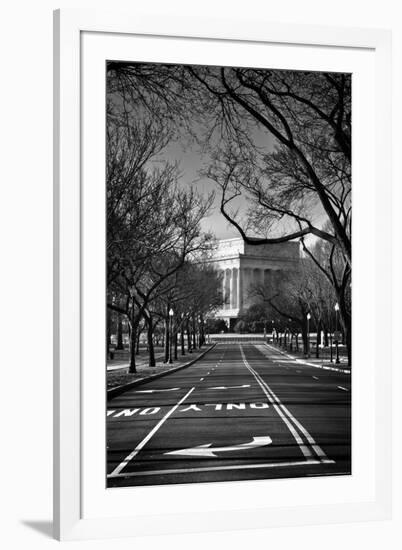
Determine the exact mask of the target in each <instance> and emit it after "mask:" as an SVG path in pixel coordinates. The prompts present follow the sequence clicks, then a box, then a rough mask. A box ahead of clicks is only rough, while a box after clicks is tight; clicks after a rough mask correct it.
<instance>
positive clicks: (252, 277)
mask: <svg viewBox="0 0 402 550" xmlns="http://www.w3.org/2000/svg"><path fill="white" fill-rule="evenodd" d="M299 259H300V245H299V243H298V242H286V243H280V244H260V245H250V244H247V243H245V242H244V241H243V239H242V238H234V239H224V240H221V241H219V242H218V247H217V249H216V251H215V254H214V256H213V258H212V259H211V260H210V262H211V263H212V264H213V265H214V266H215V267H216V269H217V270H218V271H219V272H220V273H221V277H222V292H223V298H224V306H223V308H222V309H220V310H218V311H217V312H216V313H215V317H216V318H217V319H224V320H225V322H226V324H227V325H228V327H233V325H234V322H235V319H236V318H237V317H238V315H239V311H240V310H241V309H247V308H248V307H249V306H250V305H252V304H254V303H256V302H258V297H256V296H255V292H253V289H255V287H256V286H259V285H264V287H269V288H270V292H271V291H274V290H275V286H276V285H277V282H278V281H279V280H280V277H281V274H282V273H283V272H286V271H287V272H288V271H296V270H297V268H298V263H299ZM253 294H254V295H253Z"/></svg>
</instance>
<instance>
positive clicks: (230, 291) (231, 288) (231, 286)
mask: <svg viewBox="0 0 402 550" xmlns="http://www.w3.org/2000/svg"><path fill="white" fill-rule="evenodd" d="M229 309H233V269H231V270H230V275H229Z"/></svg>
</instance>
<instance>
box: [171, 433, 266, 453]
mask: <svg viewBox="0 0 402 550" xmlns="http://www.w3.org/2000/svg"><path fill="white" fill-rule="evenodd" d="M271 443H272V439H271V438H270V437H269V435H267V436H257V437H253V439H252V440H251V441H249V442H248V443H240V444H239V445H227V446H226V447H212V443H205V444H204V445H197V446H196V447H189V448H188V449H178V450H177V451H169V452H167V453H163V454H165V455H181V456H182V455H184V456H208V457H216V456H217V455H216V453H226V452H228V451H244V450H248V449H256V448H257V447H266V446H267V445H270V444H271Z"/></svg>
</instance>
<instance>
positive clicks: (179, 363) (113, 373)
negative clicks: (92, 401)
mask: <svg viewBox="0 0 402 550" xmlns="http://www.w3.org/2000/svg"><path fill="white" fill-rule="evenodd" d="M213 347H214V345H207V346H205V347H203V348H201V349H200V350H197V351H193V352H192V353H186V355H178V356H177V360H175V361H174V362H173V363H172V364H171V365H170V364H169V363H164V362H163V359H164V354H163V353H162V354H157V355H156V357H155V359H156V366H155V367H149V366H148V357H142V358H140V359H139V360H138V362H136V368H137V372H135V373H129V372H128V363H127V362H125V363H123V364H121V365H117V363H118V361H113V363H116V365H113V366H111V365H108V366H107V390H110V389H112V388H116V387H119V386H123V385H126V384H130V383H131V382H136V383H137V382H140V381H141V382H142V381H144V382H145V381H146V380H148V379H150V378H153V377H154V376H155V375H159V374H168V373H169V371H175V370H176V369H178V368H183V367H186V366H187V365H189V364H190V363H194V362H195V361H196V360H197V359H199V358H200V357H201V356H202V355H204V354H205V353H207V352H208V351H209V350H210V349H212V348H213ZM110 366H111V367H112V368H109V367H110Z"/></svg>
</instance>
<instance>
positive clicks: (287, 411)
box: [240, 345, 328, 460]
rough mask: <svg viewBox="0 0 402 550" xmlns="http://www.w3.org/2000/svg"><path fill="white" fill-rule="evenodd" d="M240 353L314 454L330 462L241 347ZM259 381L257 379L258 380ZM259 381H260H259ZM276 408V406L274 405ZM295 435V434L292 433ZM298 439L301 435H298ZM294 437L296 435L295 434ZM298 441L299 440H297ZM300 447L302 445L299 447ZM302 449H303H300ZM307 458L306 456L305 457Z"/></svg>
mask: <svg viewBox="0 0 402 550" xmlns="http://www.w3.org/2000/svg"><path fill="white" fill-rule="evenodd" d="M240 351H241V353H242V357H243V361H244V364H245V365H246V367H247V368H249V370H250V372H253V374H254V373H255V375H256V376H257V377H258V378H259V379H260V380H261V383H262V384H263V385H264V386H265V388H266V390H267V391H268V392H269V393H270V394H271V395H272V398H273V399H274V403H277V404H278V406H279V407H280V408H281V409H282V411H283V412H284V413H285V415H287V417H288V418H289V419H290V420H291V421H292V422H293V424H294V425H295V426H296V428H298V429H299V430H300V432H301V433H302V434H303V435H304V437H305V438H306V439H307V441H308V442H309V444H310V446H311V448H312V449H313V450H314V452H315V453H316V455H317V456H319V457H320V458H321V460H328V457H327V455H326V454H325V452H324V451H323V450H322V449H321V447H320V446H319V445H318V444H317V443H316V441H315V439H314V438H313V437H312V435H311V434H310V433H309V432H308V431H307V430H306V428H305V427H304V426H302V424H300V422H299V421H298V420H297V419H296V418H295V417H294V416H293V415H292V413H291V412H290V411H289V409H288V408H287V407H285V405H284V404H283V403H282V402H281V401H280V399H279V398H278V396H277V395H276V394H275V393H274V391H273V390H272V388H271V387H270V386H268V384H267V383H266V382H265V381H264V380H263V379H262V377H261V376H260V375H259V374H258V372H256V371H254V369H253V368H252V367H251V366H250V364H249V363H248V361H247V359H246V357H245V355H244V352H243V348H242V347H241V345H240ZM256 379H257V378H256ZM257 381H258V379H257ZM274 407H275V405H274ZM286 425H288V424H287V423H286ZM292 434H293V432H292ZM297 435H298V437H300V436H299V434H297ZM293 436H294V434H293ZM296 441H297V440H296ZM299 446H300V445H299ZM300 448H301V449H302V447H300ZM308 452H310V450H308ZM305 456H306V455H305Z"/></svg>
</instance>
